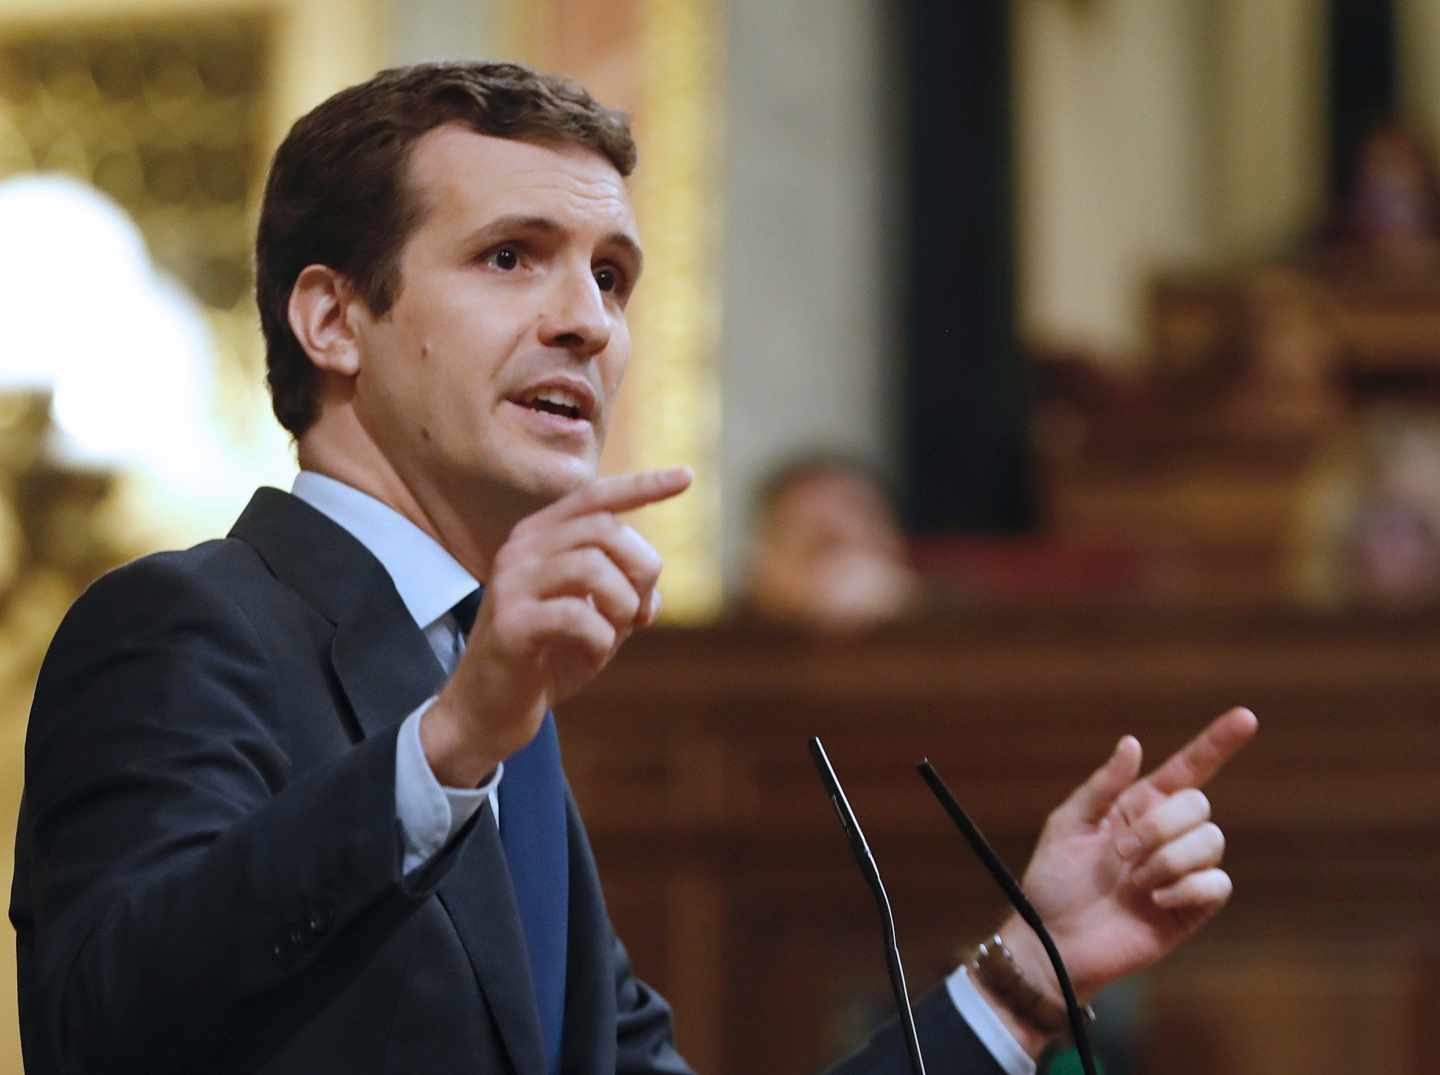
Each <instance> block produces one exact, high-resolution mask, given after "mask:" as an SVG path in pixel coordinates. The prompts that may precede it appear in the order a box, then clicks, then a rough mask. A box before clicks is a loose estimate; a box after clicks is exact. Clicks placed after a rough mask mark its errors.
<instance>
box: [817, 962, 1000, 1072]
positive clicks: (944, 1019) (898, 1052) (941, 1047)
mask: <svg viewBox="0 0 1440 1075" xmlns="http://www.w3.org/2000/svg"><path fill="white" fill-rule="evenodd" d="M915 1030H916V1032H917V1033H918V1035H919V1037H920V1048H921V1050H922V1052H924V1054H925V1070H926V1072H928V1073H929V1075H1004V1069H1002V1068H1001V1067H1000V1065H999V1064H998V1063H996V1061H995V1058H994V1057H993V1056H992V1055H991V1054H990V1050H988V1049H987V1048H985V1045H984V1044H983V1043H982V1042H981V1041H980V1039H979V1038H977V1037H976V1036H975V1032H974V1031H973V1030H971V1029H970V1024H969V1023H967V1022H966V1021H965V1020H964V1018H963V1017H962V1016H961V1015H960V1012H959V1011H957V1010H956V1008H955V1004H954V1002H953V1001H951V999H950V995H949V993H948V992H947V991H946V989H945V986H944V985H943V984H941V985H940V986H938V987H936V988H935V989H932V990H930V992H928V993H927V994H925V996H924V998H923V999H921V1001H920V1003H919V1004H917V1005H916V1006H915ZM830 1075H911V1070H910V1058H909V1055H908V1053H907V1052H906V1049H905V1042H904V1039H903V1038H902V1036H901V1031H900V1023H899V1021H898V1020H896V1019H891V1020H889V1021H888V1022H887V1023H886V1024H885V1025H884V1026H883V1027H881V1028H880V1030H879V1031H877V1032H876V1034H875V1036H874V1037H872V1038H871V1039H870V1040H869V1041H868V1042H867V1043H866V1044H865V1046H864V1047H863V1048H861V1049H860V1050H859V1051H857V1052H856V1053H854V1054H853V1055H852V1056H850V1057H849V1058H847V1059H846V1060H844V1061H843V1062H842V1063H840V1064H839V1065H838V1066H837V1067H835V1068H833V1069H832V1070H831V1072H830Z"/></svg>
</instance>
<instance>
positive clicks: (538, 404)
mask: <svg viewBox="0 0 1440 1075" xmlns="http://www.w3.org/2000/svg"><path fill="white" fill-rule="evenodd" d="M525 405H526V406H527V407H530V408H531V409H532V410H537V411H544V412H546V413H548V414H559V415H563V416H565V417H567V418H580V417H581V416H583V415H584V413H585V407H584V400H583V399H582V398H581V397H580V396H579V395H578V394H576V393H574V392H570V391H568V390H567V389H564V388H553V387H552V388H542V389H539V390H538V391H536V392H535V394H534V395H532V396H530V397H528V398H527V399H526V401H525Z"/></svg>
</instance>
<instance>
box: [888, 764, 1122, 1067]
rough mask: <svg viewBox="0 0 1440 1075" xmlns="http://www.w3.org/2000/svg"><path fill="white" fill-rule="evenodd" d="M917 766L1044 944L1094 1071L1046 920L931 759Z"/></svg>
mask: <svg viewBox="0 0 1440 1075" xmlns="http://www.w3.org/2000/svg"><path fill="white" fill-rule="evenodd" d="M916 768H917V769H918V770H919V772H920V776H921V777H922V778H923V779H924V781H925V783H926V784H927V785H929V788H930V790H931V791H932V792H934V793H935V798H937V799H939V800H940V805H941V806H943V807H944V808H945V812H946V813H947V814H949V815H950V820H952V821H954V822H955V824H956V826H957V827H958V828H959V829H960V832H961V833H962V834H964V836H965V839H966V840H968V841H969V843H970V846H971V847H972V848H973V849H974V851H975V854H976V855H978V856H979V858H980V861H981V862H983V863H984V864H985V868H986V869H987V870H989V871H990V876H992V877H993V878H995V882H996V884H998V885H999V886H1000V888H1001V891H1003V892H1004V893H1005V898H1006V899H1008V900H1009V901H1010V904H1011V906H1013V907H1014V908H1015V910H1016V911H1017V912H1018V913H1019V915H1020V917H1021V918H1023V919H1024V920H1025V924H1026V925H1028V926H1029V927H1030V928H1031V929H1033V930H1034V931H1035V935H1036V936H1037V937H1039V938H1040V943H1041V944H1042V945H1044V947H1045V954H1046V955H1047V956H1049V957H1050V965H1051V966H1052V967H1054V968H1055V977H1056V979H1057V980H1058V981H1059V982H1060V992H1061V993H1062V994H1064V996H1065V1013H1066V1015H1067V1016H1068V1017H1069V1020H1070V1034H1071V1036H1072V1037H1073V1038H1074V1039H1075V1051H1076V1052H1077V1053H1079V1054H1080V1066H1081V1067H1082V1068H1084V1069H1085V1075H1095V1057H1094V1055H1093V1054H1092V1053H1091V1052H1090V1039H1089V1038H1088V1037H1087V1036H1086V1034H1085V1023H1086V1021H1087V1018H1086V1015H1085V1014H1084V1013H1083V1012H1082V1011H1081V1008H1080V1002H1079V1001H1078V1000H1077V999H1076V998H1075V990H1074V989H1073V988H1072V987H1071V985H1070V975H1069V973H1067V972H1066V970H1065V963H1064V961H1063V960H1062V959H1061V958H1060V950H1059V949H1058V948H1056V947H1055V941H1054V940H1053V939H1052V938H1051V936H1050V931H1049V930H1047V929H1046V928H1045V923H1044V922H1042V921H1041V920H1040V915H1039V914H1038V913H1037V912H1036V910H1035V908H1034V907H1033V906H1032V905H1031V903H1030V901H1029V900H1028V899H1026V898H1025V893H1024V892H1022V891H1021V889H1020V885H1019V883H1018V882H1017V881H1016V880H1015V878H1014V876H1013V875H1012V874H1011V873H1010V871H1009V870H1007V869H1006V868H1005V864H1004V863H1003V862H1001V861H1000V856H999V855H997V854H995V852H994V850H993V849H992V848H991V847H990V844H989V842H988V841H986V839H985V837H984V835H983V834H982V833H981V832H980V830H979V829H978V828H977V827H976V826H975V823H974V822H973V821H971V820H970V818H969V815H967V814H966V813H965V811H964V810H962V809H961V808H960V804H959V803H958V802H956V801H955V796H954V795H952V794H951V793H950V789H949V788H947V787H946V786H945V781H943V780H941V779H940V774H939V773H937V772H936V771H935V767H934V766H933V765H931V764H930V759H928V758H926V759H924V760H922V761H921V762H920V764H919V765H917V766H916Z"/></svg>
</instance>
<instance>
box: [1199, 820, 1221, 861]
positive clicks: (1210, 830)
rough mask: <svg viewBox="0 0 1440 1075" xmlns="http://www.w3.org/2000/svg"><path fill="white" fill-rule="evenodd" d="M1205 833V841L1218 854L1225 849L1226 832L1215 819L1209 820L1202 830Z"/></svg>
mask: <svg viewBox="0 0 1440 1075" xmlns="http://www.w3.org/2000/svg"><path fill="white" fill-rule="evenodd" d="M1202 831H1203V832H1204V833H1205V842H1206V844H1207V845H1209V847H1211V848H1212V849H1213V850H1214V851H1215V852H1216V854H1219V853H1220V852H1223V851H1224V850H1225V832H1224V830H1223V829H1221V828H1220V826H1219V825H1217V824H1215V822H1213V821H1207V822H1206V823H1205V827H1204V829H1203V830H1202Z"/></svg>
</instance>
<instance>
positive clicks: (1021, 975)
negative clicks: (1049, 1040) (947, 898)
mask: <svg viewBox="0 0 1440 1075" xmlns="http://www.w3.org/2000/svg"><path fill="white" fill-rule="evenodd" d="M965 965H966V966H967V967H968V968H969V971H970V973H971V974H973V975H974V976H975V978H976V980H978V981H979V982H980V983H981V984H982V985H984V986H985V987H986V988H987V989H989V990H990V991H991V992H992V993H994V994H995V995H996V996H997V997H999V998H1000V999H1001V1000H1003V1001H1004V1002H1005V1003H1006V1004H1007V1005H1009V1006H1010V1010H1011V1011H1013V1012H1014V1013H1015V1014H1016V1015H1017V1016H1018V1017H1019V1018H1021V1019H1023V1020H1025V1022H1027V1023H1029V1024H1030V1025H1031V1026H1033V1027H1035V1029H1037V1030H1043V1031H1044V1032H1045V1033H1047V1034H1058V1033H1059V1032H1060V1031H1062V1030H1068V1029H1069V1028H1070V1016H1069V1013H1068V1012H1066V1010H1065V1005H1064V1004H1062V1003H1059V1002H1057V1001H1055V1000H1052V999H1051V998H1049V997H1047V996H1046V995H1045V994H1044V993H1042V992H1041V991H1040V988H1039V987H1038V986H1037V985H1036V984H1035V983H1034V982H1032V981H1031V980H1030V979H1029V978H1027V977H1026V976H1025V972H1024V971H1022V970H1021V969H1020V964H1019V963H1017V962H1016V961H1015V953H1014V952H1012V951H1010V947H1009V945H1007V944H1006V943H1005V941H1004V940H1003V939H1002V938H1001V936H1000V934H998V933H996V934H995V935H994V936H993V937H991V938H990V939H989V940H985V941H981V942H980V943H979V944H978V945H976V946H975V950H974V951H973V952H971V953H970V957H969V958H968V959H967V960H966V961H965ZM1082 1014H1083V1015H1084V1017H1085V1021H1086V1022H1087V1023H1093V1022H1094V1021H1095V1009H1094V1008H1092V1007H1090V1005H1088V1004H1087V1005H1085V1007H1084V1009H1083V1010H1082Z"/></svg>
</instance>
